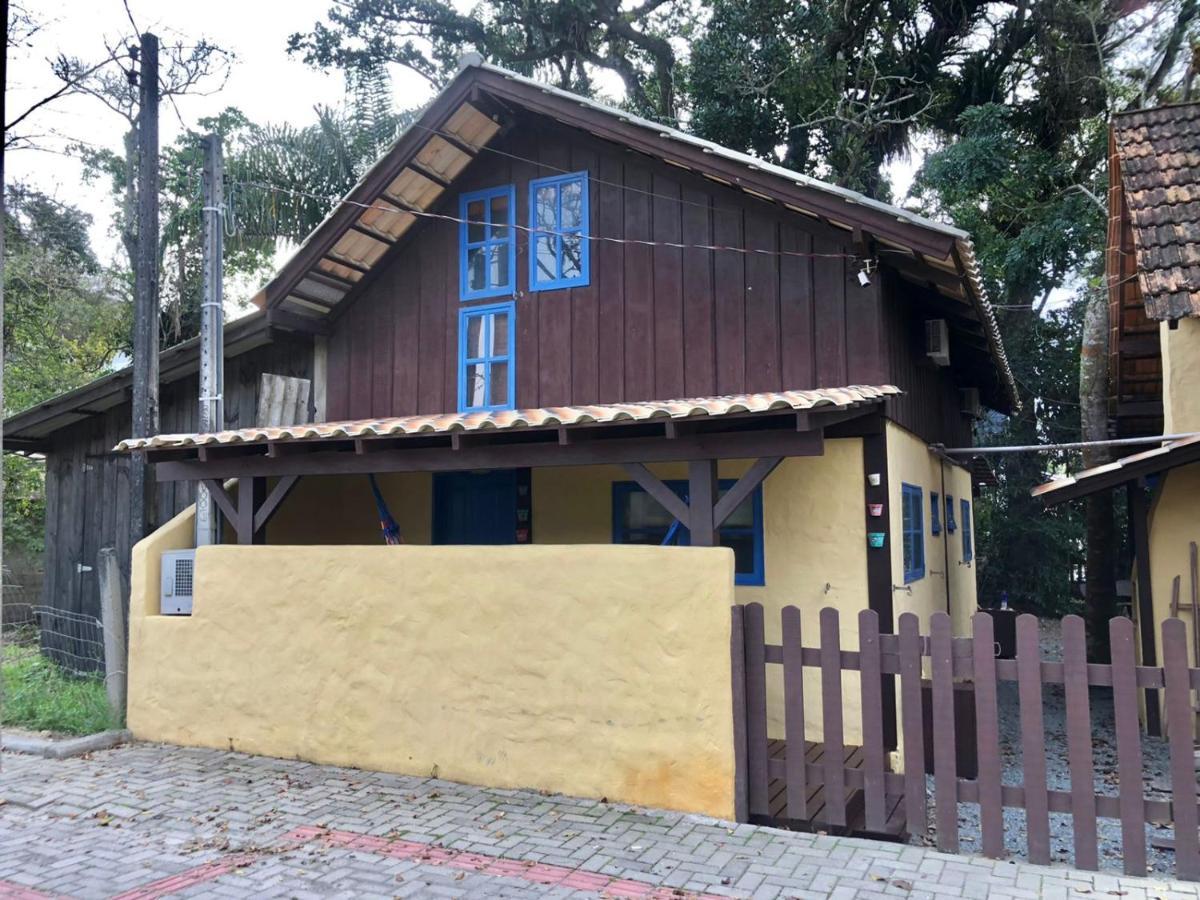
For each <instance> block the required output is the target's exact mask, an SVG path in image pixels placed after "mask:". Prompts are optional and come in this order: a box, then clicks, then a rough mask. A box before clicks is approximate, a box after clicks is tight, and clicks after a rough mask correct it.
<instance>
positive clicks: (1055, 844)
mask: <svg viewBox="0 0 1200 900" xmlns="http://www.w3.org/2000/svg"><path fill="white" fill-rule="evenodd" d="M1041 646H1042V658H1043V659H1047V660H1060V659H1062V641H1061V637H1060V632H1059V623H1058V622H1057V621H1043V622H1042V623H1041ZM998 700H999V707H1000V746H1001V752H1002V754H1003V759H1004V770H1003V780H1004V783H1005V784H1006V785H1019V784H1020V783H1021V780H1022V772H1021V724H1020V718H1019V716H1020V704H1019V702H1018V699H1017V685H1016V683H1015V682H1011V681H1002V682H1000V683H999V685H998ZM1042 705H1043V710H1044V713H1045V722H1046V748H1047V752H1046V776H1047V782H1048V783H1049V786H1050V788H1051V789H1057V790H1070V787H1071V775H1070V770H1069V769H1068V766H1067V753H1066V747H1067V737H1066V704H1065V702H1064V699H1063V689H1062V685H1046V686H1044V688H1043V693H1042ZM1090 705H1091V713H1092V734H1093V735H1094V736H1095V737H1094V739H1093V748H1094V751H1093V752H1094V764H1095V784H1096V793H1098V794H1109V795H1112V796H1116V793H1117V744H1116V738H1115V733H1116V729H1115V727H1114V724H1113V721H1114V720H1113V704H1112V691H1111V690H1109V689H1108V688H1101V687H1093V688H1092V689H1091V692H1090ZM1142 753H1143V755H1144V772H1145V782H1144V790H1145V794H1146V796H1149V797H1154V798H1157V797H1162V798H1164V799H1165V798H1167V797H1168V796H1169V794H1170V775H1169V771H1170V770H1169V757H1168V753H1167V744H1166V742H1165V741H1162V740H1160V739H1158V738H1151V737H1147V736H1146V735H1143V736H1142ZM928 791H929V797H930V810H931V817H930V818H931V819H932V809H933V807H932V803H933V779H932V778H930V779H929V780H928ZM958 825H959V842H960V845H961V847H962V851H963V852H964V853H981V852H982V847H981V844H980V830H979V807H978V806H977V805H976V804H974V803H960V804H959V807H958ZM1096 827H1097V832H1098V836H1099V839H1100V867H1101V869H1113V870H1117V871H1119V870H1120V869H1121V867H1122V856H1121V823H1120V821H1119V820H1118V819H1105V818H1101V819H1099V820H1098V821H1097V826H1096ZM931 833H932V831H931ZM1146 833H1147V864H1148V865H1149V867H1150V872H1151V873H1153V874H1158V875H1171V874H1173V873H1174V868H1175V854H1174V853H1172V852H1170V851H1164V850H1159V849H1156V848H1154V847H1153V846H1151V843H1150V840H1151V838H1153V837H1156V836H1157V837H1170V835H1171V829H1169V828H1155V827H1153V826H1150V825H1147V826H1146ZM1004 840H1005V845H1006V848H1007V850H1008V852H1009V854H1010V857H1011V858H1013V859H1026V858H1027V856H1028V848H1027V846H1026V843H1025V811H1024V810H1019V809H1006V810H1004ZM1073 845H1074V840H1073V835H1072V831H1071V817H1070V816H1068V815H1065V814H1063V813H1051V814H1050V852H1051V855H1052V857H1053V859H1054V861H1056V862H1066V863H1070V862H1071V860H1072V856H1073V850H1074V846H1073Z"/></svg>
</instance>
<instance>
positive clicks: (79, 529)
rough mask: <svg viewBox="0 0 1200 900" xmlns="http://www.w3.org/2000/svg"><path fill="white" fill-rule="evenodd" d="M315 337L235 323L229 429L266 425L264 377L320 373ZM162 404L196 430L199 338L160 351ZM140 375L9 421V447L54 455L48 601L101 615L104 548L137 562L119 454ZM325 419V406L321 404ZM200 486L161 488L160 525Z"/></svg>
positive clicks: (177, 425) (249, 320) (229, 329)
mask: <svg viewBox="0 0 1200 900" xmlns="http://www.w3.org/2000/svg"><path fill="white" fill-rule="evenodd" d="M313 347H314V342H313V338H312V335H310V334H307V333H294V332H290V331H288V330H286V329H285V328H283V327H281V326H280V325H279V324H277V323H275V324H272V323H269V322H268V321H267V316H266V315H265V314H264V313H262V312H255V313H253V314H251V315H248V316H245V317H244V318H241V319H239V320H237V321H236V322H231V323H229V324H228V325H226V327H225V355H226V361H225V425H226V427H228V428H241V427H245V426H248V425H254V424H257V422H258V420H257V419H256V410H257V409H258V405H259V392H260V388H261V384H262V375H263V374H276V375H287V376H292V377H298V378H311V375H312V371H313ZM159 367H160V382H159V384H160V387H159V391H160V394H159V410H160V421H161V425H162V429H163V431H168V432H189V431H194V430H195V429H196V426H197V421H198V418H199V406H200V403H199V396H200V388H199V377H198V375H197V372H198V370H199V367H200V363H199V340H198V339H195V338H194V339H192V340H189V341H184V342H183V343H181V344H178V345H176V346H174V347H171V348H169V349H167V350H164V351H163V352H162V353H161V354H160V356H159ZM131 384H132V372H131V370H130V369H128V368H125V369H122V370H120V371H118V372H114V373H112V374H110V375H106V376H104V377H102V378H99V379H97V380H96V381H93V382H91V383H90V384H86V385H84V386H83V387H80V388H77V389H76V390H73V391H68V392H67V393H65V394H62V395H60V396H58V397H55V398H53V399H51V400H48V401H46V402H44V403H39V404H38V405H36V406H33V407H30V408H29V409H26V410H23V411H21V412H19V413H17V414H16V415H13V416H10V417H9V418H8V419H7V420H6V421H5V422H4V449H5V451H7V452H20V453H38V454H43V455H44V456H45V459H46V542H45V547H46V549H45V555H44V560H43V564H44V573H45V574H44V580H43V582H42V602H43V603H44V604H45V605H47V606H52V607H55V608H58V609H63V610H68V611H72V612H82V613H86V614H88V615H93V616H97V617H98V616H99V615H100V593H99V591H100V588H99V584H98V580H97V575H96V572H95V568H96V557H97V552H98V551H99V550H100V549H101V548H103V547H114V548H116V549H117V551H118V555H119V558H120V559H121V560H122V562H123V563H124V565H125V567H126V568H125V575H126V576H128V574H129V572H128V564H129V550H130V546H129V509H130V507H129V466H128V457H127V456H126V455H125V454H120V453H114V452H113V447H114V445H115V444H116V443H117V441H119V440H121V439H122V438H123V437H127V436H128V435H129V432H130V428H131V426H130V414H131V407H130V397H131ZM311 415H313V416H315V415H316V409H315V408H314V409H312V410H311ZM194 499H195V486H194V485H192V484H190V483H188V482H181V483H179V484H173V483H169V482H168V483H164V484H159V485H157V486H156V503H155V507H154V509H153V510H152V511H151V523H152V525H153V526H154V527H157V525H160V524H162V523H163V522H166V521H167V520H168V519H170V518H171V517H172V516H174V515H176V514H177V513H179V512H180V511H181V510H183V509H185V508H186V507H187V506H189V505H190V504H191V503H192V501H193V500H194Z"/></svg>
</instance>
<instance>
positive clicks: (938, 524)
mask: <svg viewBox="0 0 1200 900" xmlns="http://www.w3.org/2000/svg"><path fill="white" fill-rule="evenodd" d="M929 533H930V534H941V533H942V498H941V497H939V496H938V495H937V492H936V491H930V492H929Z"/></svg>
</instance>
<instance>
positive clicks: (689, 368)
mask: <svg viewBox="0 0 1200 900" xmlns="http://www.w3.org/2000/svg"><path fill="white" fill-rule="evenodd" d="M680 199H681V201H682V204H683V205H682V207H681V213H682V226H683V230H682V234H683V243H684V244H685V245H691V246H692V247H694V246H696V245H705V244H712V243H713V239H712V216H711V211H710V209H709V205H710V202H711V200H710V197H709V195H708V194H706V193H704V192H702V191H699V190H697V189H695V188H689V187H686V186H685V187H684V188H683V190H682V193H681V196H680ZM683 297H684V304H683V384H684V391H685V392H686V394H687V396H689V397H710V396H712V395H713V394H715V393H716V392H717V378H716V328H715V317H716V297H715V291H714V283H713V251H711V250H696V249H686V250H684V251H683Z"/></svg>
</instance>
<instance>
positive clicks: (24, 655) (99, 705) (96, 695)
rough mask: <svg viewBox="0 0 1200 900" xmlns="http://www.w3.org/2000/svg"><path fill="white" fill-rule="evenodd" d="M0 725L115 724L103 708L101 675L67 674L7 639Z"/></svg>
mask: <svg viewBox="0 0 1200 900" xmlns="http://www.w3.org/2000/svg"><path fill="white" fill-rule="evenodd" d="M0 683H2V684H3V691H4V693H3V696H2V697H0V724H2V725H6V726H10V727H15V728H28V729H30V730H32V731H52V732H59V733H63V734H93V733H95V732H97V731H105V730H107V729H109V728H116V727H119V724H118V723H117V722H115V721H114V718H113V715H112V713H111V712H110V711H109V708H108V696H107V695H106V694H105V691H104V681H103V678H81V677H78V676H75V675H72V674H70V673H68V672H66V671H64V670H63V669H62V668H60V667H59V666H58V665H56V664H55V663H54V662H52V661H51V660H49V659H47V658H46V657H45V656H43V655H42V654H41V653H40V652H39V650H38V649H37V648H36V647H30V646H27V645H25V644H22V643H11V644H9V643H6V645H5V647H4V653H3V657H0Z"/></svg>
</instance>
